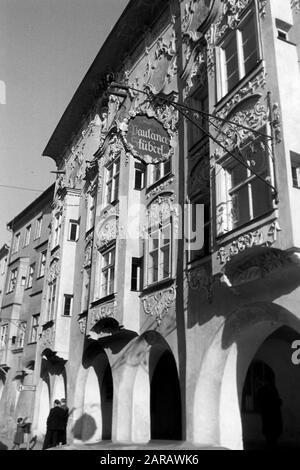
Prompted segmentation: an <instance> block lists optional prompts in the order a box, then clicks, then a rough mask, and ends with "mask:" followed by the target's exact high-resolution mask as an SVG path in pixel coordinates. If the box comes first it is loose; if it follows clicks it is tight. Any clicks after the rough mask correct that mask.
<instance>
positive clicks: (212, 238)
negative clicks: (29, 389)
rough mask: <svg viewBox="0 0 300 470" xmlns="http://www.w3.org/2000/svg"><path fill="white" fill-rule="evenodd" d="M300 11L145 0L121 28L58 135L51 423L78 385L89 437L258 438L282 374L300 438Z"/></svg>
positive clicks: (44, 330)
mask: <svg viewBox="0 0 300 470" xmlns="http://www.w3.org/2000/svg"><path fill="white" fill-rule="evenodd" d="M299 10H300V5H299V2H298V1H290V0H280V1H279V0H267V1H266V0H264V1H263V0H242V1H235V0H215V1H214V0H211V1H200V0H199V1H196V0H182V1H175V0H170V1H168V2H166V1H161V0H152V1H151V2H147V1H135V0H132V1H131V2H129V4H128V6H127V7H126V9H125V11H124V12H123V14H122V16H121V17H120V19H119V21H118V22H117V24H116V25H115V27H114V28H113V30H112V32H111V33H110V35H109V37H108V38H107V40H106V42H105V43H104V45H103V47H102V48H101V50H100V52H99V54H98V55H97V57H96V59H95V60H94V62H93V64H92V66H91V68H90V69H89V71H88V72H87V74H86V76H85V77H84V79H83V81H82V82H81V84H80V86H79V88H78V89H77V91H76V93H75V95H74V97H73V98H72V101H71V102H70V104H69V106H68V108H67V109H66V111H65V113H64V115H63V116H62V118H61V120H60V122H59V123H58V126H57V127H56V129H55V131H54V133H53V135H52V137H51V139H50V141H49V142H48V144H47V146H46V148H45V151H44V156H47V157H50V158H52V159H53V160H54V161H55V162H56V165H57V171H58V177H57V181H56V185H55V193H54V202H53V206H52V214H51V229H50V232H51V233H50V238H49V244H48V258H47V266H46V275H45V277H44V283H43V294H42V303H41V321H40V325H41V326H40V338H39V340H38V342H37V346H36V356H35V365H34V371H33V374H32V380H33V383H34V384H35V385H36V391H35V394H34V395H35V405H34V407H33V410H32V415H31V419H32V428H33V433H35V434H36V435H37V436H38V438H40V439H42V437H43V435H44V434H45V430H46V418H47V415H48V412H49V409H50V407H51V403H52V402H53V400H54V399H55V398H64V397H66V398H67V401H68V406H69V408H70V417H69V422H68V438H69V440H74V441H75V442H77V441H80V442H88V443H91V442H97V441H99V440H102V439H112V440H113V441H122V442H148V441H149V440H150V439H164V440H167V439H182V440H185V439H186V440H188V441H191V442H193V443H196V444H202V445H203V444H210V445H216V446H225V447H228V448H232V449H242V448H252V447H263V446H264V439H265V437H264V435H263V434H262V430H261V416H260V409H259V404H258V393H259V389H260V388H261V387H262V385H264V384H266V383H268V382H269V381H270V380H271V381H273V382H274V381H275V383H276V388H277V390H278V392H279V395H280V397H281V399H282V407H281V414H282V419H283V432H282V435H281V441H280V442H281V445H283V446H295V445H297V443H299V434H300V419H299V418H298V416H300V413H299V409H298V408H299V407H300V402H299V400H298V399H297V389H298V387H299V383H300V368H299V366H298V367H297V364H296V363H295V361H293V360H292V354H293V344H294V342H295V341H296V340H297V339H298V338H299V335H300V313H299V310H298V305H299V300H300V289H299V283H300V269H299V249H300V224H299V187H300V176H299V175H300V170H299V168H300V138H299V132H297V129H298V127H299V117H298V113H297V111H298V109H299V105H300V80H299V47H300V46H299V39H300V38H299V30H300V28H299V21H300V20H299V18H300V11H299ZM191 207H192V208H193V210H194V215H195V213H196V215H197V217H198V219H197V217H196V222H195V223H196V225H195V224H194V225H193V224H191V219H193V220H194V219H195V217H194V216H192V215H191V214H192V212H193V211H192V210H191ZM195 226H196V229H195V228H194V227H195ZM194 236H195V240H194V239H193V237H194Z"/></svg>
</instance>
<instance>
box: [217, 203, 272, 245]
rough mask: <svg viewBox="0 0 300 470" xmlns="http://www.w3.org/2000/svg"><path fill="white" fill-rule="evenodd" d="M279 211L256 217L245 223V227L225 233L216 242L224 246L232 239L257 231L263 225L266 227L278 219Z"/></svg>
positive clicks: (241, 226)
mask: <svg viewBox="0 0 300 470" xmlns="http://www.w3.org/2000/svg"><path fill="white" fill-rule="evenodd" d="M276 210H277V209H275V208H274V209H271V210H270V211H268V212H266V213H265V214H263V215H261V216H259V217H256V218H255V219H252V220H250V221H248V222H245V223H244V224H243V225H240V226H239V227H237V228H234V229H232V230H230V231H228V232H226V233H223V234H221V235H218V236H217V237H216V242H217V244H218V245H220V244H222V245H223V244H224V243H226V242H227V241H229V240H231V239H232V238H237V237H239V236H241V235H243V234H244V233H245V232H249V231H251V230H254V229H257V228H258V227H261V226H262V225H266V224H268V223H270V222H272V221H273V220H275V219H276V218H277V214H276Z"/></svg>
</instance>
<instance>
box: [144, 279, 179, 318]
mask: <svg viewBox="0 0 300 470" xmlns="http://www.w3.org/2000/svg"><path fill="white" fill-rule="evenodd" d="M175 298H176V288H175V286H172V287H170V288H169V289H166V290H163V291H160V292H158V293H155V294H151V295H148V296H147V297H144V298H143V299H142V301H143V307H144V312H145V314H146V315H151V316H154V317H155V320H156V323H157V326H160V324H161V322H162V320H163V318H164V316H165V315H166V314H167V313H168V310H169V308H170V307H171V305H172V304H173V302H174V300H175Z"/></svg>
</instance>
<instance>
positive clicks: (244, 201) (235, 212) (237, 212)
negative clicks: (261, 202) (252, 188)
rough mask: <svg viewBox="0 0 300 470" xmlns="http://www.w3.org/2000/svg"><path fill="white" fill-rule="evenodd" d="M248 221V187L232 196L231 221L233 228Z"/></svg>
mask: <svg viewBox="0 0 300 470" xmlns="http://www.w3.org/2000/svg"><path fill="white" fill-rule="evenodd" d="M249 219H250V212H249V195H248V185H245V186H243V187H242V188H241V189H239V190H238V191H236V193H235V194H234V195H232V220H233V225H234V226H235V227H237V226H239V225H241V224H243V223H245V222H247V221H248V220H249Z"/></svg>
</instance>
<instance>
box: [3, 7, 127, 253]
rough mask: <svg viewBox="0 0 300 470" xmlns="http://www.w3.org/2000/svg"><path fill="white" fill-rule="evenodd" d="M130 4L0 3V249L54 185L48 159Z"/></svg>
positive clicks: (51, 164) (51, 167) (51, 165)
mask: <svg viewBox="0 0 300 470" xmlns="http://www.w3.org/2000/svg"><path fill="white" fill-rule="evenodd" d="M127 4H128V0H0V247H1V246H2V244H3V243H10V238H11V234H10V233H9V232H8V231H7V229H6V224H7V223H8V222H9V221H10V220H12V219H13V218H14V217H15V216H16V215H17V214H18V213H20V212H21V211H22V210H23V209H24V208H25V207H26V206H27V205H28V204H30V203H31V202H32V201H33V200H34V199H35V198H36V197H38V196H39V195H40V194H41V192H42V191H44V190H45V189H46V188H48V186H50V185H51V184H52V183H53V182H54V181H55V174H51V173H50V171H54V170H55V169H56V167H55V163H54V161H52V160H51V159H50V158H47V157H42V156H41V155H42V152H43V150H44V148H45V147H46V145H47V143H48V140H49V139H50V137H51V135H52V133H53V131H54V129H55V127H56V125H57V124H58V121H59V120H60V118H61V116H62V114H63V112H64V111H65V109H66V107H67V105H68V104H69V102H70V100H71V98H72V96H73V94H74V92H75V90H76V88H77V87H78V85H79V84H80V82H81V80H82V79H83V77H84V75H85V74H86V72H87V70H88V68H89V67H90V65H91V63H92V62H93V60H94V58H95V56H96V55H97V53H98V51H99V49H100V48H101V46H102V44H103V42H104V41H105V39H106V37H107V35H108V34H109V32H110V31H111V29H112V28H113V26H114V24H115V23H116V21H117V20H118V18H119V17H120V15H121V13H122V11H123V10H124V8H125V6H126V5H127ZM4 87H5V93H4V92H3V88H4ZM5 186H10V187H9V188H7V187H5ZM12 186H15V187H19V188H29V189H31V190H30V191H29V190H23V189H15V188H12ZM32 190H34V191H32Z"/></svg>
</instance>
